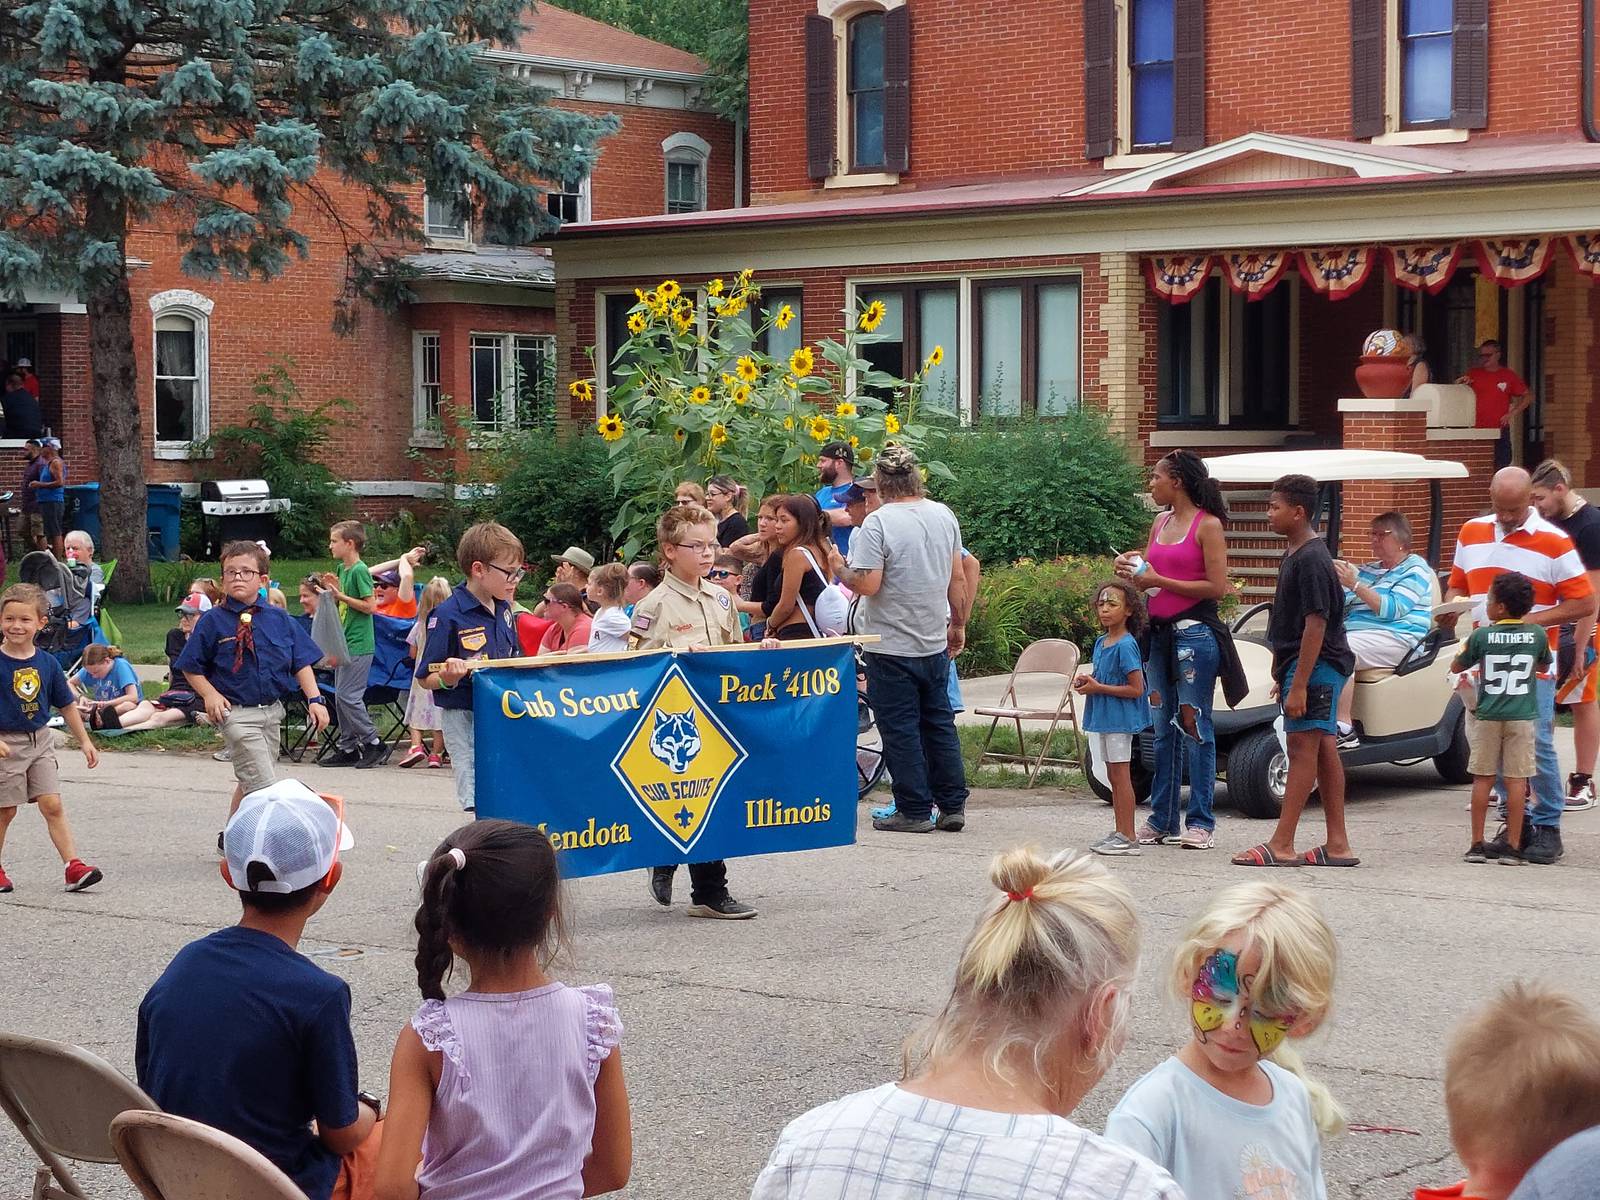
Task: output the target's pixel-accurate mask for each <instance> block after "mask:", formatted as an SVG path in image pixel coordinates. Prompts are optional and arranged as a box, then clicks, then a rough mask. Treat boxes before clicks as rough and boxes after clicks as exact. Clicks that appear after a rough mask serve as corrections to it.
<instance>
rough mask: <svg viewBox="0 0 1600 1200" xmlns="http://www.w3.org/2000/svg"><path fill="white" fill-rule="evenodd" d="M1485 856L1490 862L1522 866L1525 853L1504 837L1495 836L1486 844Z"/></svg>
mask: <svg viewBox="0 0 1600 1200" xmlns="http://www.w3.org/2000/svg"><path fill="white" fill-rule="evenodd" d="M1483 857H1484V859H1486V860H1488V861H1490V862H1500V863H1505V865H1506V866H1508V867H1520V866H1521V865H1522V860H1523V853H1522V851H1521V850H1519V849H1517V847H1515V846H1513V845H1512V844H1511V843H1510V842H1508V841H1506V840H1505V839H1504V838H1495V840H1494V841H1492V842H1489V843H1488V844H1487V845H1485V846H1484V848H1483Z"/></svg>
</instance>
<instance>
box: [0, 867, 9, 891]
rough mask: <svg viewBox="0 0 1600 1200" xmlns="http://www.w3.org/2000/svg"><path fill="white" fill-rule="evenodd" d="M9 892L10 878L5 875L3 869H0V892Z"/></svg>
mask: <svg viewBox="0 0 1600 1200" xmlns="http://www.w3.org/2000/svg"><path fill="white" fill-rule="evenodd" d="M10 890H11V876H9V875H7V874H6V869H5V868H4V867H0V892H9V891H10Z"/></svg>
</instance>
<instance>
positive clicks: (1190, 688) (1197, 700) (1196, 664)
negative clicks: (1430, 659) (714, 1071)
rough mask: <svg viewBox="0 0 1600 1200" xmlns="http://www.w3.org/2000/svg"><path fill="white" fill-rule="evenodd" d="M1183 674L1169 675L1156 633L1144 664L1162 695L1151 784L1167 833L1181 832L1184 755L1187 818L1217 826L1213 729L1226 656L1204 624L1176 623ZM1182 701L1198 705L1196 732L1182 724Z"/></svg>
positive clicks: (1154, 691) (1153, 807)
mask: <svg viewBox="0 0 1600 1200" xmlns="http://www.w3.org/2000/svg"><path fill="white" fill-rule="evenodd" d="M1172 638H1173V641H1174V643H1175V645H1176V654H1177V659H1178V679H1177V680H1176V683H1175V684H1174V682H1173V681H1171V680H1169V679H1168V678H1167V673H1168V664H1167V655H1166V654H1165V653H1164V652H1163V648H1162V644H1161V639H1160V638H1159V636H1158V637H1157V638H1155V639H1153V643H1152V646H1151V651H1150V661H1149V662H1148V663H1146V664H1145V681H1146V687H1147V688H1148V689H1149V693H1150V698H1151V699H1152V702H1153V700H1154V698H1155V697H1156V696H1160V698H1161V707H1160V709H1159V710H1157V709H1154V708H1152V711H1151V714H1150V715H1151V718H1152V719H1153V720H1154V722H1155V729H1154V730H1153V732H1154V734H1155V743H1156V747H1155V756H1156V769H1155V777H1154V778H1153V779H1152V781H1151V785H1150V824H1152V825H1153V826H1155V828H1156V829H1158V830H1160V831H1161V832H1162V833H1166V834H1177V833H1178V832H1179V829H1178V810H1179V804H1180V801H1181V799H1182V794H1181V793H1182V789H1183V759H1182V758H1180V757H1179V756H1180V755H1183V754H1185V753H1187V755H1188V763H1189V808H1188V812H1187V814H1186V824H1187V826H1188V827H1189V828H1190V829H1214V828H1216V824H1217V819H1216V817H1215V816H1214V815H1213V814H1212V811H1211V805H1212V799H1213V797H1214V795H1215V793H1216V789H1217V741H1216V735H1215V734H1214V733H1213V732H1212V729H1211V700H1212V696H1213V695H1214V694H1215V692H1216V688H1217V669H1218V666H1219V664H1220V662H1221V659H1222V654H1221V651H1219V650H1218V649H1217V639H1216V637H1215V636H1214V635H1213V634H1212V632H1211V630H1210V629H1208V628H1207V627H1206V626H1204V625H1192V626H1190V627H1189V628H1187V629H1176V628H1175V629H1173V631H1172ZM1180 705H1185V706H1188V707H1190V708H1192V709H1194V723H1195V733H1196V735H1197V739H1198V740H1196V738H1191V737H1189V736H1188V735H1187V734H1186V733H1184V732H1183V731H1181V730H1180V729H1179V728H1178V725H1177V723H1176V722H1177V717H1178V709H1179V706H1180Z"/></svg>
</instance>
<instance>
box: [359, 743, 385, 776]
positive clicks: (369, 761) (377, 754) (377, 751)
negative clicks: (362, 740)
mask: <svg viewBox="0 0 1600 1200" xmlns="http://www.w3.org/2000/svg"><path fill="white" fill-rule="evenodd" d="M356 757H357V760H358V761H357V762H356V770H358V771H370V770H372V768H373V767H376V766H378V765H379V764H381V763H382V762H383V761H384V760H385V759H387V758H388V757H389V747H387V746H385V745H384V744H383V743H382V742H368V743H367V744H366V745H365V746H363V747H361V749H360V751H359V752H358V753H357V755H356Z"/></svg>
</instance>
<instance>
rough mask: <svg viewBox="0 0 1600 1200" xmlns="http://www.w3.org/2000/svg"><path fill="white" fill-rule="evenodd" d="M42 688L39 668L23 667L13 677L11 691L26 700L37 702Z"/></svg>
mask: <svg viewBox="0 0 1600 1200" xmlns="http://www.w3.org/2000/svg"><path fill="white" fill-rule="evenodd" d="M42 686H43V681H42V680H40V678H39V668H37V667H23V668H22V670H20V671H18V672H17V673H16V674H15V675H13V676H12V677H11V690H12V691H14V692H16V694H17V695H18V696H20V697H21V698H22V699H24V700H37V699H38V698H39V689H40V687H42Z"/></svg>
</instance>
